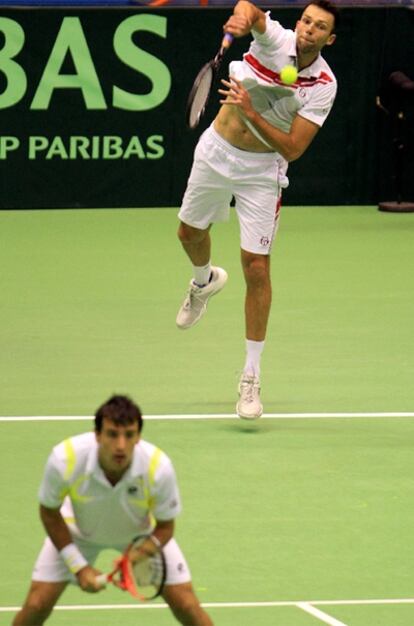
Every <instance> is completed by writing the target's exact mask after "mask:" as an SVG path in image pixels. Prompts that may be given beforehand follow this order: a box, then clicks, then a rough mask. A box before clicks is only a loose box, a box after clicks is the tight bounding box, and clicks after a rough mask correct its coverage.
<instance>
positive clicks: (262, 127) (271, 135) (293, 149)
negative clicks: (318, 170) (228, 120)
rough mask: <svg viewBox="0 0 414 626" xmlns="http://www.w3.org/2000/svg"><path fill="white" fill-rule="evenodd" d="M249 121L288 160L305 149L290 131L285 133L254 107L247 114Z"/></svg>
mask: <svg viewBox="0 0 414 626" xmlns="http://www.w3.org/2000/svg"><path fill="white" fill-rule="evenodd" d="M246 118H247V119H248V120H249V122H250V123H251V124H252V125H253V126H254V127H255V128H256V130H258V131H259V133H260V135H261V136H262V137H263V139H265V140H266V142H267V143H268V144H269V145H270V146H271V147H272V148H274V150H275V151H276V152H279V154H281V155H282V157H283V158H284V159H286V161H289V162H290V161H295V160H296V159H298V158H299V157H300V156H302V154H303V153H304V151H305V148H303V149H302V146H300V145H297V144H296V143H295V142H294V141H293V139H292V137H291V136H290V134H289V133H285V132H283V131H282V130H280V129H279V128H276V127H275V126H272V124H269V122H267V121H266V120H265V119H264V118H263V117H262V116H261V115H260V114H259V113H257V111H255V110H254V109H253V108H252V109H251V111H250V112H249V114H248V115H246Z"/></svg>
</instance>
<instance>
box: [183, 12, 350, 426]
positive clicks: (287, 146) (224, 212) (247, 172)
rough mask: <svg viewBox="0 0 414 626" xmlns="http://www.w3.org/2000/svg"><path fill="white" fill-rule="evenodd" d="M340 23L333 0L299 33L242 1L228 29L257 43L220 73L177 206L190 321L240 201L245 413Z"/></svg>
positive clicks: (328, 87) (327, 104) (327, 94)
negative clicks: (293, 188) (220, 226)
mask: <svg viewBox="0 0 414 626" xmlns="http://www.w3.org/2000/svg"><path fill="white" fill-rule="evenodd" d="M337 21H338V11H337V9H336V7H335V6H334V5H333V4H332V3H331V2H329V1H328V0H314V1H313V2H310V3H309V4H308V5H307V6H306V7H305V8H304V10H303V13H302V16H301V18H300V19H299V20H298V21H297V23H296V28H295V30H294V31H293V30H289V29H285V28H283V27H282V26H281V25H280V24H279V22H277V21H274V20H272V19H271V18H270V14H269V13H264V12H263V11H261V10H260V9H259V8H258V7H256V6H255V5H254V4H251V3H250V2H247V1H246V0H241V1H240V2H238V3H237V4H236V6H235V8H234V12H233V15H231V17H230V18H229V19H228V21H227V22H226V23H225V24H224V26H223V31H224V32H225V33H228V34H230V35H232V36H233V37H244V36H246V35H249V34H251V35H252V36H253V41H252V43H251V45H250V48H249V50H248V52H247V53H246V54H245V55H244V57H243V60H242V61H233V62H232V63H230V66H229V78H228V80H223V81H222V82H223V84H222V88H221V89H220V90H219V91H220V94H221V96H222V99H221V100H220V102H221V108H220V110H219V112H218V115H217V116H216V119H215V120H214V122H213V124H212V125H211V126H210V127H209V128H208V129H207V130H206V131H205V132H204V133H203V135H202V136H201V138H200V140H199V143H198V145H197V148H196V151H195V155H194V162H193V168H192V170H191V174H190V177H189V179H188V183H187V189H186V192H185V194H184V198H183V202H182V206H181V209H180V212H179V219H180V226H179V229H178V236H179V239H180V241H181V243H182V245H183V248H184V250H185V252H186V253H187V255H188V257H189V259H190V261H191V263H192V265H193V279H192V280H191V282H190V286H189V290H188V293H187V296H186V298H185V300H184V303H183V305H182V307H181V308H180V310H179V312H178V315H177V320H176V322H177V326H178V327H179V328H181V329H187V328H190V327H192V326H194V324H196V323H197V322H198V321H199V320H200V319H201V317H202V316H203V315H204V313H205V311H206V307H207V303H208V301H209V299H210V297H211V296H213V295H215V294H217V293H218V292H219V291H220V290H221V289H222V288H223V287H224V285H225V283H226V281H227V273H226V272H225V271H224V270H223V269H222V268H220V267H215V266H213V265H212V263H211V239H210V228H211V226H212V224H213V223H215V222H220V221H224V220H226V219H228V215H229V206H230V200H231V198H232V196H233V197H234V199H235V207H236V212H237V216H238V219H239V223H240V239H241V264H242V268H243V273H244V278H245V282H246V296H245V337H246V344H245V348H246V359H245V363H244V368H243V373H242V375H241V378H240V382H239V400H238V402H237V406H236V410H237V413H238V415H239V416H240V417H242V418H246V419H255V418H257V417H260V415H261V414H262V411H263V406H262V403H261V400H260V361H261V355H262V352H263V348H264V343H265V338H266V331H267V324H268V319H269V313H270V305H271V299H272V289H271V280H270V253H271V248H272V243H273V241H274V238H275V235H276V232H277V229H278V225H279V211H280V206H281V192H282V189H283V188H285V187H287V185H288V182H289V181H288V179H287V177H286V172H287V167H288V163H289V162H290V161H294V160H296V159H298V158H299V157H300V156H301V155H302V154H303V153H304V152H305V151H306V150H307V148H308V147H309V145H310V144H311V142H312V140H313V139H314V137H315V135H316V134H317V132H318V130H319V128H320V127H321V126H322V125H323V123H324V121H325V119H326V118H327V116H328V114H329V112H330V110H331V107H332V105H333V102H334V99H335V95H336V89H337V83H336V79H335V76H334V74H333V73H332V70H331V69H330V67H329V66H328V64H327V63H326V61H325V60H324V59H323V58H322V56H321V54H320V52H321V50H322V48H324V47H325V46H330V45H332V44H333V43H334V41H335V37H336V35H335V33H334V31H335V28H336V26H337ZM287 66H289V67H290V69H291V70H292V71H290V72H288V73H289V74H290V75H293V76H295V75H296V72H295V69H296V70H297V72H298V77H297V79H296V80H294V79H293V80H294V82H292V84H287V81H285V82H284V80H283V76H284V75H286V67H287ZM294 68H295V69H294ZM282 70H285V71H284V72H283V73H282ZM221 349H223V346H222V347H221Z"/></svg>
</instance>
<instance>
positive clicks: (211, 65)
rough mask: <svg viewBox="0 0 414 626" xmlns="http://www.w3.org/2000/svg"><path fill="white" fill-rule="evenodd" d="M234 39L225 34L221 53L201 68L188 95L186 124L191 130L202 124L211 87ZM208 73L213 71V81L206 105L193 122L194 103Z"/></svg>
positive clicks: (209, 91) (205, 98) (205, 100)
mask: <svg viewBox="0 0 414 626" xmlns="http://www.w3.org/2000/svg"><path fill="white" fill-rule="evenodd" d="M233 40H234V37H233V35H231V34H230V33H225V35H224V37H223V39H222V42H221V46H220V49H219V51H218V52H217V54H216V56H215V57H214V59H211V61H208V63H206V64H205V65H203V67H202V68H201V70H200V71H199V72H198V74H197V76H196V77H195V80H194V83H193V86H192V87H191V91H190V93H189V95H188V98H187V108H186V122H187V126H188V127H189V128H191V129H192V130H194V129H195V128H197V126H198V125H199V123H200V120H201V118H202V117H203V115H204V112H205V110H206V107H207V104H208V101H209V99H210V93H211V87H212V85H213V83H214V79H215V78H216V75H217V72H218V70H219V68H220V66H221V63H222V61H223V58H224V55H225V54H226V52H227V50H228V49H229V48H230V46H231V44H232V43H233ZM208 71H211V80H210V85H209V87H208V90H207V93H206V95H205V97H204V104H203V105H202V106H201V107H200V109H199V111H198V113H197V114H196V115H195V121H194V122H191V119H192V117H193V115H192V113H193V105H194V101H195V99H196V95H197V92H198V89H199V87H200V85H201V83H202V81H203V78H204V76H205V75H206V73H207V72H208Z"/></svg>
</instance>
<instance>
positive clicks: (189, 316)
mask: <svg viewBox="0 0 414 626" xmlns="http://www.w3.org/2000/svg"><path fill="white" fill-rule="evenodd" d="M226 282H227V272H226V271H225V270H223V269H222V268H221V267H212V268H211V280H210V282H209V283H208V284H207V285H205V286H204V287H198V286H197V285H196V284H195V283H194V281H193V280H191V281H190V287H189V289H188V292H187V295H186V297H185V300H184V302H183V305H182V307H181V308H180V310H179V311H178V315H177V319H176V324H177V326H178V328H181V329H183V330H185V329H186V328H191V326H194V324H196V323H197V322H198V321H199V320H200V319H201V318H202V317H203V315H204V313H205V312H206V309H207V303H208V301H209V299H210V298H211V296H214V295H215V294H216V293H218V292H219V291H221V290H222V289H223V287H224V285H225V284H226Z"/></svg>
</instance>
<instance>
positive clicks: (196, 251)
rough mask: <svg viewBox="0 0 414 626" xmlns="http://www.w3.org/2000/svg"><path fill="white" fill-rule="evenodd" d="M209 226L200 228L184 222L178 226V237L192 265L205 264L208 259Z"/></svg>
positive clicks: (209, 249)
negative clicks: (203, 228)
mask: <svg viewBox="0 0 414 626" xmlns="http://www.w3.org/2000/svg"><path fill="white" fill-rule="evenodd" d="M210 228H211V227H209V228H206V229H205V230H202V229H200V228H195V227H194V226H190V225H189V224H185V223H184V222H180V225H179V227H178V238H179V240H180V241H181V245H182V246H183V248H184V250H185V251H186V253H187V256H188V257H189V259H190V261H191V262H192V264H193V265H198V266H199V267H201V266H202V265H206V264H207V263H208V262H209V261H210V254H211V239H210V232H209V231H210Z"/></svg>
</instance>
